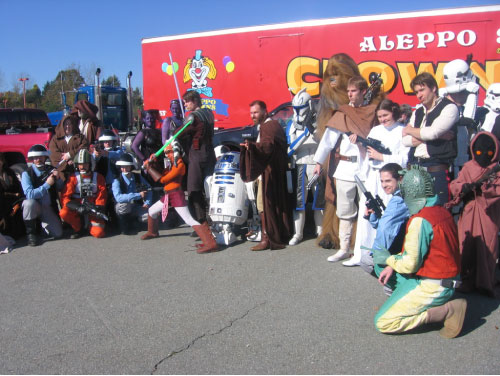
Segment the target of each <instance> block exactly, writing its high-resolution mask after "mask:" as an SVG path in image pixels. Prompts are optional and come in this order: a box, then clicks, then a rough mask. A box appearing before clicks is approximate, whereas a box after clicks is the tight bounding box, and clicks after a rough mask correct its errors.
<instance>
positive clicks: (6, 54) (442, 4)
mask: <svg viewBox="0 0 500 376" xmlns="http://www.w3.org/2000/svg"><path fill="white" fill-rule="evenodd" d="M497 3H498V0H496V1H495V0H440V1H435V0H419V1H397V2H396V1H394V0H390V1H388V0H375V1H373V0H370V1H368V0H358V1H342V2H340V1H332V0H329V1H326V0H301V1H299V0H287V1H273V0H267V1H266V0H253V1H252V0H250V1H240V0H233V1H228V0H221V1H209V0H206V1H199V0H191V1H147V0H143V1H129V0H121V1H116V0H100V1H95V0H84V1H72V0H66V1H56V0H0V15H1V17H0V19H1V23H0V25H1V27H2V31H3V32H2V42H1V54H0V56H1V57H0V92H1V91H6V90H10V89H11V88H12V87H13V86H14V85H15V84H19V83H18V78H19V77H29V79H30V80H29V81H28V86H27V87H31V86H32V85H33V84H35V83H36V84H38V86H40V87H41V88H42V87H43V85H44V84H45V83H46V82H47V81H50V80H53V79H54V78H55V77H56V75H57V73H58V72H59V71H60V70H62V69H66V68H68V67H69V66H71V65H76V66H79V67H80V68H81V70H82V71H87V72H92V71H95V68H96V67H100V68H101V70H102V77H104V78H105V77H108V76H110V75H112V74H116V75H117V76H118V77H119V79H120V80H121V81H122V84H123V85H124V84H125V77H126V75H127V73H128V72H129V71H130V70H131V71H132V72H133V77H132V86H133V87H137V86H138V87H141V88H142V63H141V39H143V38H150V37H158V36H165V35H175V34H184V33H191V32H198V31H207V30H217V29H224V28H233V27H242V26H253V25H266V24H272V23H282V22H290V21H300V20H306V19H318V18H333V17H346V16H360V15H371V14H381V13H394V12H404V11H412V10H429V9H437V8H455V7H463V6H477V5H492V4H497Z"/></svg>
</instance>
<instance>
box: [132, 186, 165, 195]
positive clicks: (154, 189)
mask: <svg viewBox="0 0 500 376" xmlns="http://www.w3.org/2000/svg"><path fill="white" fill-rule="evenodd" d="M135 190H136V192H137V193H140V192H150V191H152V192H162V191H163V187H151V186H150V185H146V184H137V185H136V187H135Z"/></svg>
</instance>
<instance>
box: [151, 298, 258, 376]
mask: <svg viewBox="0 0 500 376" xmlns="http://www.w3.org/2000/svg"><path fill="white" fill-rule="evenodd" d="M266 303H267V302H262V303H259V304H257V305H255V306H253V307H252V308H250V309H249V310H247V311H246V312H245V313H244V314H242V315H241V316H239V317H237V318H235V319H232V320H231V321H229V323H228V324H227V325H226V326H224V327H222V328H221V329H219V330H217V331H216V332H213V333H203V334H201V335H199V336H198V337H196V338H194V339H193V340H192V341H191V342H189V343H188V344H187V345H185V346H184V347H182V348H180V349H178V350H174V351H172V352H170V353H168V355H167V356H166V357H164V358H163V359H161V360H160V361H159V362H158V363H156V364H155V366H154V367H153V371H151V373H150V374H151V375H154V374H155V372H156V371H157V370H158V367H159V366H160V365H161V364H162V363H163V362H164V361H166V360H168V359H169V358H171V357H173V356H174V355H177V354H180V353H182V352H184V351H186V350H187V349H189V348H190V347H191V346H193V345H194V344H195V343H196V342H197V341H199V340H200V339H202V338H205V337H207V336H216V335H218V334H220V333H222V332H223V331H224V330H226V329H228V328H230V327H232V326H233V324H234V323H235V322H237V321H240V320H242V319H244V318H245V317H246V316H248V315H249V314H250V312H252V311H253V310H255V309H257V308H259V307H261V306H263V305H264V304H266Z"/></svg>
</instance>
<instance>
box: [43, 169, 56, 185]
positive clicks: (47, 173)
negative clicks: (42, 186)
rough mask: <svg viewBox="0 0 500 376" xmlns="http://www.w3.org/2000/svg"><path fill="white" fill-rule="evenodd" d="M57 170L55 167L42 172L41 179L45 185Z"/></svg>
mask: <svg viewBox="0 0 500 376" xmlns="http://www.w3.org/2000/svg"><path fill="white" fill-rule="evenodd" d="M55 170H56V168H55V167H52V166H51V167H48V168H47V169H46V170H45V171H44V172H42V174H41V175H40V179H41V180H42V181H43V182H44V183H45V182H46V181H47V179H48V178H49V177H50V176H51V175H52V173H53V172H54V171H55Z"/></svg>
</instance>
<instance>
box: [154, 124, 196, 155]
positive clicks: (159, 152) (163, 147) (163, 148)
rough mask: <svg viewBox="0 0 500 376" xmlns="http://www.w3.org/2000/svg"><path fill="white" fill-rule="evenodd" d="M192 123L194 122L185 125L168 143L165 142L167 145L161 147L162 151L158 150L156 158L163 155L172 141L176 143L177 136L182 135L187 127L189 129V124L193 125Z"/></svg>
mask: <svg viewBox="0 0 500 376" xmlns="http://www.w3.org/2000/svg"><path fill="white" fill-rule="evenodd" d="M192 122H193V121H192V120H189V121H188V122H187V123H186V124H184V126H183V127H182V128H181V129H179V131H178V132H177V133H176V134H174V135H173V136H172V137H170V138H169V139H168V140H167V142H165V145H163V146H162V147H161V149H160V150H158V151H157V152H156V153H155V156H156V157H159V156H160V155H161V153H163V150H165V148H166V147H167V146H168V145H170V144H171V143H172V141H174V140H175V139H176V138H177V136H179V134H181V133H182V131H183V130H184V129H186V127H187V126H188V125H189V124H191V123H192Z"/></svg>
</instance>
